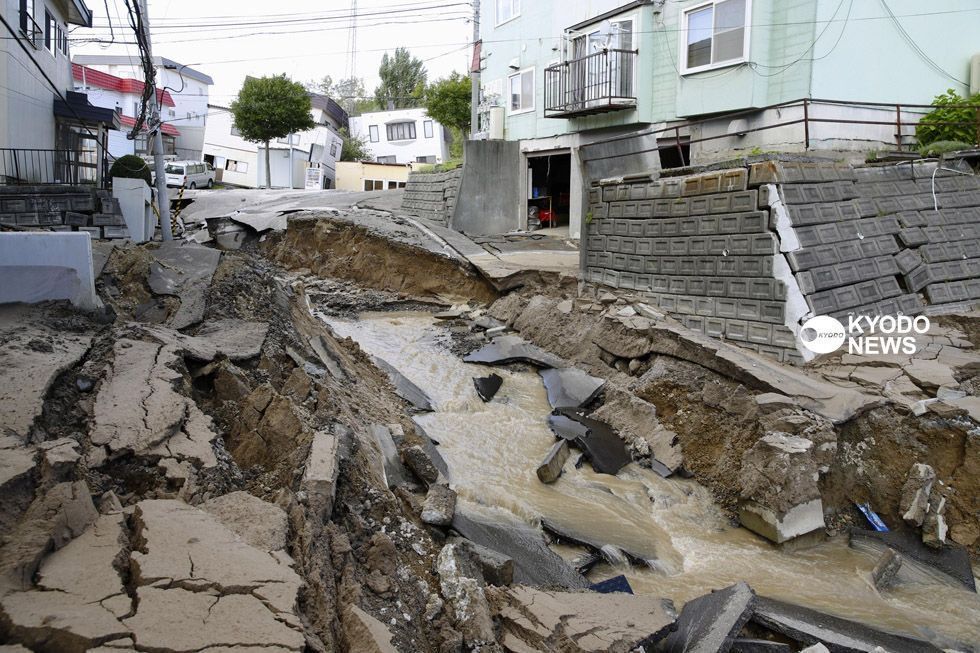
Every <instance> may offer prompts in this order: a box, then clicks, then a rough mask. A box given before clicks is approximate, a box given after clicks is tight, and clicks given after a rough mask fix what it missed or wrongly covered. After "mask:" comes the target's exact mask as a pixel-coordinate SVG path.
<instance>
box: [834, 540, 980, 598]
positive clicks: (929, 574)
mask: <svg viewBox="0 0 980 653" xmlns="http://www.w3.org/2000/svg"><path fill="white" fill-rule="evenodd" d="M850 545H851V547H853V548H855V549H857V550H859V551H867V552H870V553H874V554H875V555H878V554H880V553H882V552H884V551H886V550H888V549H893V550H894V551H895V552H896V553H899V554H900V555H901V556H902V567H901V569H900V570H899V572H898V577H899V578H900V579H901V578H903V577H905V578H908V579H909V580H915V581H919V582H922V581H925V582H939V583H944V584H946V585H953V586H955V587H965V588H967V589H968V590H970V591H972V592H976V591H977V586H976V581H975V579H974V577H973V568H972V567H971V566H970V554H969V553H967V551H966V549H964V548H963V547H962V546H960V545H958V544H954V543H953V542H947V543H946V546H944V547H943V548H941V549H933V548H932V547H928V546H926V545H925V544H923V543H922V539H921V538H920V537H916V535H915V534H913V533H910V532H908V531H888V532H884V533H882V532H878V531H871V530H865V529H860V528H852V529H851V533H850Z"/></svg>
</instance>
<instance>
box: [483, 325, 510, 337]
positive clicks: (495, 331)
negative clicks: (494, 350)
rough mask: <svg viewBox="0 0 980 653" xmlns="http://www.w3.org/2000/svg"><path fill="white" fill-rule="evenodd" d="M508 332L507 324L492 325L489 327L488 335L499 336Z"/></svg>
mask: <svg viewBox="0 0 980 653" xmlns="http://www.w3.org/2000/svg"><path fill="white" fill-rule="evenodd" d="M506 332H507V326H506V325H500V326H495V327H490V328H489V329H487V330H486V335H487V337H488V338H496V337H497V336H499V335H503V334H504V333H506Z"/></svg>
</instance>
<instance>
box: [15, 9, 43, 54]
mask: <svg viewBox="0 0 980 653" xmlns="http://www.w3.org/2000/svg"><path fill="white" fill-rule="evenodd" d="M20 33H21V34H23V35H24V40H26V41H27V42H28V43H30V44H31V45H32V46H34V48H35V49H40V48H41V47H42V45H43V38H44V31H43V30H42V29H41V26H40V25H38V24H37V21H35V20H34V16H32V15H31V14H30V13H28V12H26V11H21V12H20Z"/></svg>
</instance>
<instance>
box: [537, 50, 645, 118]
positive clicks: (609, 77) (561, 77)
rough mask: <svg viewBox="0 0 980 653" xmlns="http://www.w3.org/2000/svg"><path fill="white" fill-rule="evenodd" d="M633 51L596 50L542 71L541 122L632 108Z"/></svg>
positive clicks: (634, 95)
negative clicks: (542, 113)
mask: <svg viewBox="0 0 980 653" xmlns="http://www.w3.org/2000/svg"><path fill="white" fill-rule="evenodd" d="M637 52H638V51H637V50H617V49H606V50H600V51H599V52H595V53H593V54H590V55H588V56H585V57H582V58H580V59H572V60H570V61H563V62H562V63H560V64H556V65H554V66H550V67H548V68H545V71H544V116H545V118H571V117H574V116H586V115H590V114H595V113H605V112H607V111H616V110H618V109H626V108H629V107H633V106H636V91H635V90H634V85H635V79H634V78H635V76H636V75H635V69H636V57H637Z"/></svg>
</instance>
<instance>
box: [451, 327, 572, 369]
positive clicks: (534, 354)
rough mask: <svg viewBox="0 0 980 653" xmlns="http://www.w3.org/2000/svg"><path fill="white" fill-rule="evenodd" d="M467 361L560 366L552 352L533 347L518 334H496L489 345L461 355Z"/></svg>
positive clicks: (560, 363)
mask: <svg viewBox="0 0 980 653" xmlns="http://www.w3.org/2000/svg"><path fill="white" fill-rule="evenodd" d="M463 361H465V362H467V363H483V364H485V365H504V364H507V363H515V362H521V363H530V364H531V365H537V366H538V367H544V368H548V367H562V360H561V359H560V358H558V357H557V356H555V355H554V354H549V353H548V352H546V351H544V350H543V349H541V348H540V347H535V346H534V345H531V344H529V343H527V342H525V341H524V340H523V339H521V337H520V336H513V335H512V336H497V337H496V338H494V339H493V340H492V341H491V342H490V344H489V345H487V346H485V347H483V348H481V349H478V350H477V351H475V352H472V353H470V354H467V355H466V356H464V357H463Z"/></svg>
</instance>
